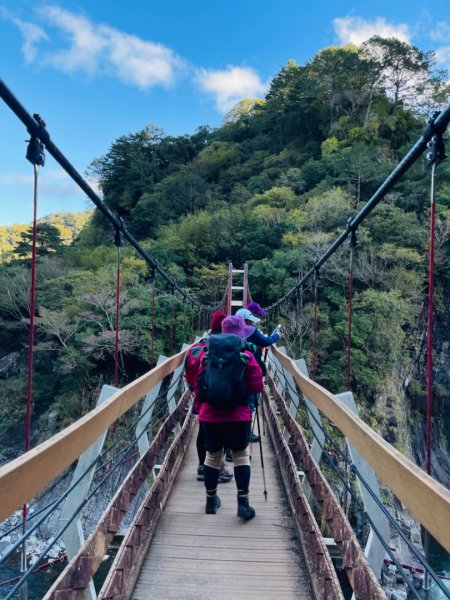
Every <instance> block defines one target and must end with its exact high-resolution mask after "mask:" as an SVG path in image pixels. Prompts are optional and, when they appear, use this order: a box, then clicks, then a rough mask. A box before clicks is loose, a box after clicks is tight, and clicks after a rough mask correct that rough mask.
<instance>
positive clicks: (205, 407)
mask: <svg viewBox="0 0 450 600" xmlns="http://www.w3.org/2000/svg"><path fill="white" fill-rule="evenodd" d="M245 353H246V354H247V355H248V356H249V358H250V360H249V361H248V363H247V365H246V367H245V383H246V384H247V389H248V391H249V393H250V394H258V393H259V392H262V390H263V387H264V386H263V374H262V371H261V368H260V366H259V365H258V363H257V361H256V358H255V357H254V356H253V354H252V353H251V352H250V351H249V350H245ZM202 355H203V356H204V353H203V352H202ZM203 356H202V357H203ZM203 369H204V361H203V360H201V359H200V367H199V370H198V372H197V377H196V378H195V381H194V410H196V411H197V410H198V415H199V417H198V419H199V421H205V422H207V423H232V422H235V421H251V419H252V416H251V411H250V407H249V406H237V407H235V408H230V409H226V410H219V409H217V408H214V407H213V406H211V405H210V404H207V403H205V402H204V403H200V402H199V401H198V378H199V376H200V373H201V372H202V371H203Z"/></svg>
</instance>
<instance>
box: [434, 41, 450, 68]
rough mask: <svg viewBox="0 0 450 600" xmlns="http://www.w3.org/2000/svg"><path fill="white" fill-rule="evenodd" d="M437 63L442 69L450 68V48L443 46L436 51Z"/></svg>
mask: <svg viewBox="0 0 450 600" xmlns="http://www.w3.org/2000/svg"><path fill="white" fill-rule="evenodd" d="M436 62H437V64H438V65H439V66H440V67H445V68H447V69H448V68H450V46H442V47H441V48H438V49H437V50H436Z"/></svg>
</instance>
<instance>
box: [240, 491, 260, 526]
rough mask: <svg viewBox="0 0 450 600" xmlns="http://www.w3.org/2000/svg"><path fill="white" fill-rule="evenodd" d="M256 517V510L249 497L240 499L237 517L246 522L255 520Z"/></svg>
mask: <svg viewBox="0 0 450 600" xmlns="http://www.w3.org/2000/svg"><path fill="white" fill-rule="evenodd" d="M255 515H256V512H255V509H254V508H253V506H250V504H249V503H248V496H243V497H242V498H238V508H237V516H238V517H239V518H240V519H244V521H249V520H250V519H253V517H254V516H255Z"/></svg>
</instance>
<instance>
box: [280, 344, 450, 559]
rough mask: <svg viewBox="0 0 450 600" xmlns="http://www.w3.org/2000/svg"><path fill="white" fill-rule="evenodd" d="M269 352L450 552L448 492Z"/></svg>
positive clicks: (285, 358)
mask: <svg viewBox="0 0 450 600" xmlns="http://www.w3.org/2000/svg"><path fill="white" fill-rule="evenodd" d="M272 351H273V353H274V355H275V356H276V358H277V359H278V360H279V362H280V363H281V365H282V366H283V368H285V369H287V370H288V371H289V372H290V373H291V374H292V376H293V377H294V379H295V380H296V382H297V384H298V386H299V388H300V389H301V391H302V392H303V393H304V394H305V396H307V397H308V399H309V400H310V401H311V402H313V404H315V405H316V406H317V408H318V409H319V410H321V411H322V413H323V414H324V415H325V416H326V417H328V418H329V419H330V420H331V421H332V422H333V423H334V424H335V425H336V426H337V427H338V428H339V429H340V431H341V432H342V433H343V434H344V435H345V437H346V438H347V439H348V441H349V442H350V443H351V444H353V446H355V448H357V450H358V451H359V452H360V453H361V455H362V456H363V457H364V458H365V460H366V461H367V463H368V464H369V465H370V466H371V467H372V468H373V470H374V471H375V473H376V475H377V476H378V477H379V478H380V479H381V481H383V483H384V484H385V485H387V486H388V487H389V488H390V489H391V490H392V492H394V494H395V495H396V496H397V498H398V499H399V500H400V501H401V502H402V503H403V504H404V505H405V506H406V508H407V509H408V511H409V512H410V513H411V514H412V515H413V516H414V517H415V518H416V519H417V520H418V521H419V522H420V523H422V525H423V526H424V527H425V529H427V531H428V532H429V533H431V535H432V536H433V537H434V538H435V539H436V540H437V541H438V542H439V543H440V544H441V545H442V546H443V547H444V548H446V550H448V551H449V552H450V491H449V490H448V489H447V488H445V487H444V486H443V485H442V484H441V483H439V482H438V481H436V480H435V479H433V478H432V477H431V476H430V475H428V474H427V473H425V471H423V470H422V469H421V468H420V467H418V466H417V465H415V464H414V463H413V462H412V461H411V460H409V459H408V458H407V457H406V456H403V454H401V453H400V452H399V451H398V450H396V449H395V448H394V447H393V446H391V445H390V444H389V443H388V442H386V441H385V440H384V439H383V438H382V437H381V436H380V435H379V434H378V433H376V432H375V431H373V429H372V428H371V427H369V426H368V425H367V424H366V423H364V421H362V419H360V418H359V417H358V416H357V415H355V414H354V413H353V412H352V411H350V409H348V408H347V407H346V406H345V405H344V404H343V403H342V402H341V401H340V400H339V399H338V398H336V396H334V395H333V394H332V393H331V392H329V391H328V390H326V389H325V388H323V387H322V386H321V385H319V384H318V383H316V382H314V381H312V380H311V379H309V378H308V377H306V376H305V375H304V374H303V373H302V372H301V371H300V369H299V368H298V367H297V365H296V364H295V362H294V360H293V359H292V358H290V357H288V356H286V355H285V354H283V353H282V352H280V350H279V349H278V348H277V347H276V346H272Z"/></svg>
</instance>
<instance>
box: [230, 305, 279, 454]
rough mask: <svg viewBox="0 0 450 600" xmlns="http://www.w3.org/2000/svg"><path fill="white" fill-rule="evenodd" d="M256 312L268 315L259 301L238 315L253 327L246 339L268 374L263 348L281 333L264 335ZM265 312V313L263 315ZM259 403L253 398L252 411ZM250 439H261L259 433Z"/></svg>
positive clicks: (274, 341) (256, 398) (274, 340)
mask: <svg viewBox="0 0 450 600" xmlns="http://www.w3.org/2000/svg"><path fill="white" fill-rule="evenodd" d="M254 312H256V313H258V314H260V315H261V316H266V315H267V313H266V311H265V310H263V309H262V308H261V307H260V306H259V304H258V303H257V302H251V303H250V304H249V305H248V306H247V308H240V309H239V310H238V311H236V316H238V317H242V319H244V322H245V324H246V325H247V326H248V327H251V330H250V333H249V335H248V336H247V337H246V339H245V341H246V343H247V348H248V349H249V350H250V351H251V352H252V353H253V354H254V355H255V358H256V360H257V361H258V364H259V366H260V367H261V370H262V372H263V375H265V374H266V370H267V369H266V365H265V362H264V360H263V357H262V350H261V348H268V347H269V346H271V345H272V344H275V343H276V342H277V341H278V340H279V339H280V334H279V333H278V332H276V333H273V334H272V335H264V334H263V333H262V332H261V331H260V330H259V329H258V328H257V327H256V323H259V322H260V321H261V319H259V318H258V317H256V316H255V315H254V314H253V313H254ZM262 313H264V315H262ZM257 404H258V397H257V396H255V397H254V398H252V399H251V402H250V407H251V410H252V413H253V412H254V411H255V409H256V405H257ZM250 441H251V442H252V443H256V442H259V441H260V438H259V435H257V434H256V433H253V431H252V432H251V434H250Z"/></svg>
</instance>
